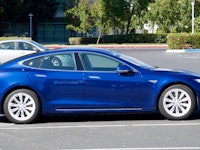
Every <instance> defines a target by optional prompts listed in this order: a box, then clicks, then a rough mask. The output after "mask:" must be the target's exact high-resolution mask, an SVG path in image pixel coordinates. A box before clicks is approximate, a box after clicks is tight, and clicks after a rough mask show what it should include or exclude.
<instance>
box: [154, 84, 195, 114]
mask: <svg viewBox="0 0 200 150" xmlns="http://www.w3.org/2000/svg"><path fill="white" fill-rule="evenodd" d="M177 84H181V85H185V86H187V87H188V88H190V89H191V90H192V92H193V94H194V96H195V100H196V104H197V105H196V108H195V110H197V107H198V104H199V102H198V96H197V94H196V92H195V91H194V89H193V88H192V87H191V86H190V85H188V84H186V83H184V82H171V83H168V84H166V85H165V86H164V87H163V88H162V89H161V90H160V92H159V94H158V96H157V99H156V110H157V111H158V110H159V108H158V103H159V99H160V96H161V94H162V93H163V92H164V90H165V89H167V88H168V87H170V86H173V85H177Z"/></svg>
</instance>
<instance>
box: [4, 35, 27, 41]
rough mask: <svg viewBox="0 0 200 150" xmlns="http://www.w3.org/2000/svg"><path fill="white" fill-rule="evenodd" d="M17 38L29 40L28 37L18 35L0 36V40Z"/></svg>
mask: <svg viewBox="0 0 200 150" xmlns="http://www.w3.org/2000/svg"><path fill="white" fill-rule="evenodd" d="M17 39H24V40H30V38H29V37H18V36H2V37H0V41H3V40H17Z"/></svg>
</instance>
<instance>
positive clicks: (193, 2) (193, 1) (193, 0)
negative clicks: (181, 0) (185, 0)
mask: <svg viewBox="0 0 200 150" xmlns="http://www.w3.org/2000/svg"><path fill="white" fill-rule="evenodd" d="M194 4H195V0H192V34H194Z"/></svg>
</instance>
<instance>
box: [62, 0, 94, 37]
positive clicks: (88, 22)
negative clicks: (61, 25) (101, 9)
mask: <svg viewBox="0 0 200 150" xmlns="http://www.w3.org/2000/svg"><path fill="white" fill-rule="evenodd" d="M90 6H91V5H90V3H89V1H88V0H76V1H75V3H74V7H72V8H70V9H67V10H66V12H65V16H66V19H67V21H68V25H67V26H66V28H68V29H71V30H74V31H77V32H79V33H84V34H86V35H87V36H88V35H89V30H91V29H92V28H93V27H94V24H93V18H92V16H91V7H90Z"/></svg>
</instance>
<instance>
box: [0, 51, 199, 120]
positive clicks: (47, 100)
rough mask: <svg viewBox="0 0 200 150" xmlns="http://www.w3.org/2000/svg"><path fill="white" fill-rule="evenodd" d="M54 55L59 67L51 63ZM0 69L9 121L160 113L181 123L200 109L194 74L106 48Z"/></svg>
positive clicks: (44, 55)
mask: <svg viewBox="0 0 200 150" xmlns="http://www.w3.org/2000/svg"><path fill="white" fill-rule="evenodd" d="M55 57H56V58H57V59H59V60H60V62H61V65H56V64H55V63H53V60H54V58H55ZM0 70H1V71H0V87H1V88H0V93H1V94H0V105H1V107H0V112H1V113H2V114H5V116H6V117H7V118H8V119H9V120H10V121H11V122H14V123H23V124H24V123H32V122H33V121H35V120H36V119H37V118H38V116H39V115H41V114H44V115H50V114H54V115H55V114H64V113H68V114H70V113H76V114H80V113H121V112H123V113H125V112H129V113H130V112H160V113H161V114H162V115H163V116H165V117H166V118H168V119H173V120H181V119H187V118H188V117H190V116H191V115H192V114H193V112H194V111H197V110H199V109H200V106H199V97H200V76H199V75H197V74H195V73H189V72H184V71H173V70H169V69H161V68H155V67H152V66H150V65H147V64H145V63H143V62H141V61H139V60H137V59H134V58H132V57H129V56H126V55H123V54H120V53H117V52H114V51H110V50H104V49H95V48H87V47H86V48H69V49H61V50H56V51H46V52H41V53H34V54H32V55H27V56H24V57H21V58H18V59H15V60H12V61H10V62H7V63H4V64H2V65H0Z"/></svg>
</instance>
